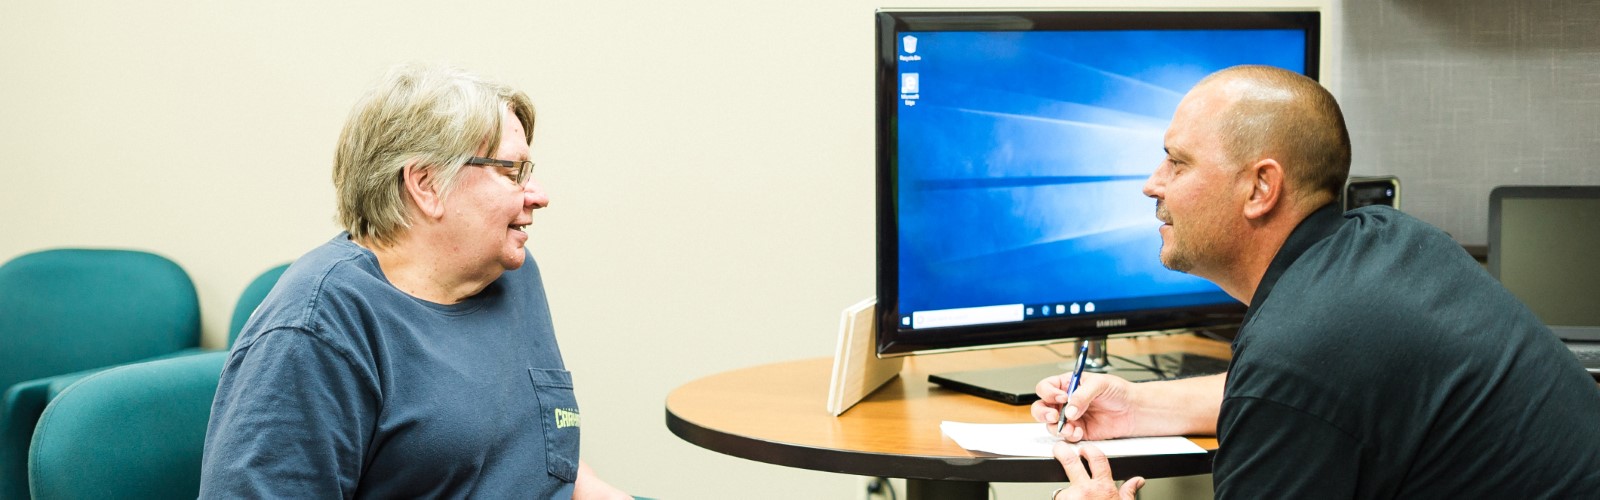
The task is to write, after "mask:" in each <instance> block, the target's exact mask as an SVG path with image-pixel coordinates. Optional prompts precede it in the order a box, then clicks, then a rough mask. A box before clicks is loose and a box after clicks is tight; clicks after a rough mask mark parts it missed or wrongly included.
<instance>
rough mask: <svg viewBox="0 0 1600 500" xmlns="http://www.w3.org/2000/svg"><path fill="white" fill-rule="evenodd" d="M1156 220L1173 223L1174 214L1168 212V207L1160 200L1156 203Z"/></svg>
mask: <svg viewBox="0 0 1600 500" xmlns="http://www.w3.org/2000/svg"><path fill="white" fill-rule="evenodd" d="M1156 219H1157V220H1160V221H1161V222H1163V223H1166V224H1171V223H1172V214H1171V213H1168V212H1167V206H1166V205H1165V204H1163V203H1161V201H1160V200H1157V201H1156Z"/></svg>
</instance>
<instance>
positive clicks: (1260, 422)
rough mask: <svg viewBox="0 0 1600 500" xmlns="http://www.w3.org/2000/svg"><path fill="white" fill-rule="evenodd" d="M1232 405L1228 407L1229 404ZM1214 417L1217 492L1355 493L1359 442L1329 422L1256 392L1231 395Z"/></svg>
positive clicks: (1309, 496)
mask: <svg viewBox="0 0 1600 500" xmlns="http://www.w3.org/2000/svg"><path fill="white" fill-rule="evenodd" d="M1228 406H1232V407H1231V408H1227V407H1228ZM1224 407H1225V409H1224V411H1223V412H1222V419H1221V420H1220V421H1219V422H1218V423H1217V433H1218V435H1219V436H1226V437H1225V439H1224V440H1223V441H1221V442H1219V447H1218V449H1217V456H1216V459H1215V460H1214V461H1213V463H1212V481H1213V483H1214V486H1215V488H1216V498H1219V499H1228V498H1299V499H1319V498H1345V499H1347V498H1355V497H1356V490H1355V485H1356V480H1357V478H1358V477H1360V476H1359V474H1360V472H1361V471H1360V470H1359V469H1360V467H1359V463H1360V454H1361V447H1360V443H1359V442H1358V441H1356V440H1355V439H1354V438H1353V437H1351V435H1350V434H1347V433H1345V432H1344V431H1342V430H1340V429H1338V428H1337V427H1334V426H1333V425H1332V424H1330V423H1328V422H1326V421H1324V420H1322V419H1321V418H1317V417H1316V416H1314V415H1311V414H1308V413H1305V412H1303V411H1300V410H1298V409H1295V408H1291V407H1288V406H1284V405H1282V404H1279V403H1276V402H1273V401H1269V400H1263V399H1256V398H1230V399H1229V400H1228V401H1227V402H1225V403H1224Z"/></svg>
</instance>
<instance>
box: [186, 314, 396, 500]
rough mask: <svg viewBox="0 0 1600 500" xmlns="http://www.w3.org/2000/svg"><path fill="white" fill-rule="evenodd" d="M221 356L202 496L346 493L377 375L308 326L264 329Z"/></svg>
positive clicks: (355, 479) (360, 458) (369, 423)
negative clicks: (225, 356) (223, 363)
mask: <svg viewBox="0 0 1600 500" xmlns="http://www.w3.org/2000/svg"><path fill="white" fill-rule="evenodd" d="M253 340H254V341H253V342H251V343H250V344H248V345H242V346H238V348H237V349H235V350H234V352H233V353H232V354H231V355H230V356H229V358H228V363H227V365H226V366H224V368H223V371H222V378H221V381H220V383H219V384H218V387H217V395H216V399H215V400H214V401H213V402H212V407H211V422H210V424H209V426H208V428H207V429H206V441H205V452H204V458H203V461H202V466H201V476H200V497H201V498H312V497H317V498H327V497H343V498H350V497H352V496H353V495H354V494H355V492H356V485H357V484H358V483H359V480H360V476H361V470H362V464H363V463H364V461H365V459H364V455H365V452H364V450H366V449H367V448H368V441H369V440H370V437H371V436H372V433H373V427H374V425H375V424H374V422H375V420H376V418H375V417H376V415H377V412H378V408H379V401H378V399H377V397H376V393H377V391H376V387H377V386H376V384H375V383H374V381H373V380H372V379H371V377H370V376H368V375H365V374H366V373H368V372H367V371H365V370H363V369H361V368H360V367H359V366H358V365H356V364H355V363H353V360H352V358H351V357H350V356H349V353H348V351H344V350H339V349H336V348H335V347H334V346H333V345H331V344H329V343H327V342H325V341H323V340H322V339H319V338H318V337H316V336H315V335H314V334H312V333H309V332H306V331H303V330H299V329H293V328H284V329H278V330H273V331H268V332H263V333H262V334H261V335H260V336H258V337H256V338H254V339H253Z"/></svg>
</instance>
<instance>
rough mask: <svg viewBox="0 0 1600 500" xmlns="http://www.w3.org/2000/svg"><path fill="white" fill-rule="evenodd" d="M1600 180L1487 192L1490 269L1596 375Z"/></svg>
mask: <svg viewBox="0 0 1600 500" xmlns="http://www.w3.org/2000/svg"><path fill="white" fill-rule="evenodd" d="M1597 250H1600V186H1500V187H1497V188H1494V190H1492V191H1490V192H1489V274H1491V275H1493V276H1494V277H1495V278H1496V279H1499V280H1500V283H1501V284H1502V285H1505V287H1506V289H1508V290H1511V293H1512V294H1515V295H1516V296H1517V298H1518V299H1521V300H1522V302H1523V303H1524V304H1527V305H1528V308H1529V309H1532V310H1533V313H1534V314H1535V315H1538V316H1539V319H1540V320H1542V321H1544V323H1545V324H1546V325H1549V326H1550V329H1551V330H1552V331H1554V332H1555V333H1556V336H1558V337H1561V340H1562V341H1563V342H1565V343H1566V344H1567V347H1569V348H1571V349H1572V352H1573V354H1575V355H1576V356H1577V357H1578V359H1579V361H1582V362H1583V367H1584V368H1586V369H1588V370H1589V373H1590V374H1591V375H1594V376H1595V377H1596V378H1600V251H1597Z"/></svg>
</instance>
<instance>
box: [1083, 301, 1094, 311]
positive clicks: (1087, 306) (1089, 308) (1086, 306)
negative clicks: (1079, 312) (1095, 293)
mask: <svg viewBox="0 0 1600 500" xmlns="http://www.w3.org/2000/svg"><path fill="white" fill-rule="evenodd" d="M1083 312H1094V303H1093V302H1089V303H1086V304H1084V305H1083Z"/></svg>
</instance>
